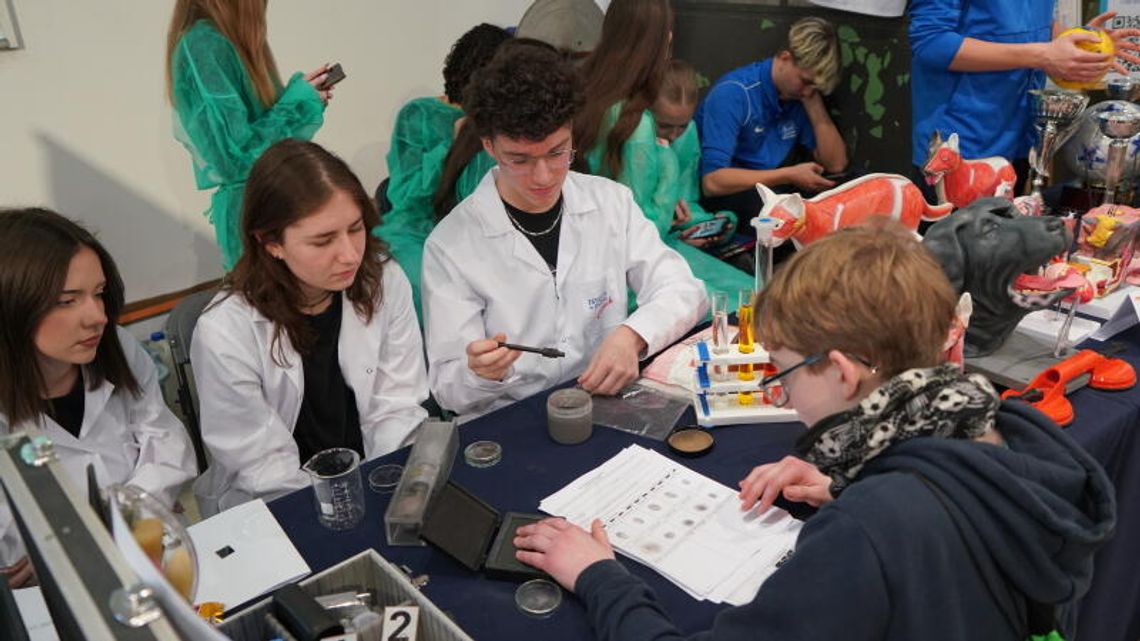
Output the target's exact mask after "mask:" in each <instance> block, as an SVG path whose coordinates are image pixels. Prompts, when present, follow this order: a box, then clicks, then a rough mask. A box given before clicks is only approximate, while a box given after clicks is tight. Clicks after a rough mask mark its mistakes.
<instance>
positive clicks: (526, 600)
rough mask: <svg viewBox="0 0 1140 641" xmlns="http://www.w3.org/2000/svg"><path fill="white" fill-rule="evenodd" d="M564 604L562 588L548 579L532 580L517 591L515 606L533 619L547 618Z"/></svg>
mask: <svg viewBox="0 0 1140 641" xmlns="http://www.w3.org/2000/svg"><path fill="white" fill-rule="evenodd" d="M561 604H562V588H560V587H558V585H557V584H555V583H553V582H551V581H547V580H546V579H531V580H530V581H527V582H526V583H523V584H522V585H520V586H519V588H518V589H517V590H515V605H517V606H518V608H519V609H520V610H522V611H523V612H525V613H526V614H528V615H530V616H532V617H547V616H550V613H551V612H554V610H556V609H557V608H558V606H559V605H561Z"/></svg>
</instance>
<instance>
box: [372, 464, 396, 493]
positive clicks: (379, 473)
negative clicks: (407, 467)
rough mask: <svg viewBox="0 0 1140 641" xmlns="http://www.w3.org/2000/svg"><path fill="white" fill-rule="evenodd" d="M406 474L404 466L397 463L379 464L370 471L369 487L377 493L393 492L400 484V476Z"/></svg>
mask: <svg viewBox="0 0 1140 641" xmlns="http://www.w3.org/2000/svg"><path fill="white" fill-rule="evenodd" d="M403 475H404V466H403V465H397V464H395V463H389V464H387V465H380V466H377V467H376V468H375V469H374V470H372V471H371V472H369V473H368V487H369V488H371V489H372V491H373V492H376V493H377V494H391V493H392V492H395V491H396V486H397V485H399V484H400V477H402V476H403Z"/></svg>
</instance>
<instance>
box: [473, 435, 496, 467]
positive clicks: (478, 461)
mask: <svg viewBox="0 0 1140 641" xmlns="http://www.w3.org/2000/svg"><path fill="white" fill-rule="evenodd" d="M463 458H464V460H466V461H467V464H468V465H470V466H471V467H491V466H492V465H494V464H496V463H498V462H499V461H500V460H501V459H502V458H503V448H502V446H501V445H499V444H498V443H496V442H494V441H475V442H474V443H472V444H471V445H468V446H467V448H466V449H464V450H463Z"/></svg>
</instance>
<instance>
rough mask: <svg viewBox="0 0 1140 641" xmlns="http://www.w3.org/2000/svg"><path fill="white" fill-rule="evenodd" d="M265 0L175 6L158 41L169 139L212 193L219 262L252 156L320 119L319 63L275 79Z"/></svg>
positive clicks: (228, 248) (233, 232)
mask: <svg viewBox="0 0 1140 641" xmlns="http://www.w3.org/2000/svg"><path fill="white" fill-rule="evenodd" d="M265 8H266V2H265V0H177V2H176V3H175V5H174V15H173V16H172V17H171V20H170V29H169V32H168V34H167V39H166V92H167V97H168V98H169V99H170V102H171V104H173V105H174V111H175V118H174V121H175V122H174V135H175V137H176V138H177V139H178V141H179V142H181V143H182V144H183V145H184V146H185V147H186V149H187V150H188V151H189V152H190V155H191V156H192V157H193V160H194V178H195V181H196V183H197V186H198V188H199V189H211V188H217V189H216V190H215V191H214V194H213V196H212V197H211V199H210V209H209V210H208V211H207V214H206V215H207V216H208V217H209V218H210V221H211V222H212V223H213V225H214V233H215V235H216V237H217V240H218V247H219V249H220V250H221V252H222V266H223V267H224V268H225V269H226V270H227V271H228V270H230V269H232V268H233V266H234V263H236V262H237V259H238V256H240V255H241V252H242V245H241V236H240V233H239V229H238V228H239V225H240V220H239V214H240V213H241V199H242V192H243V190H244V186H245V179H246V176H247V175H248V174H249V168H250V167H251V166H252V165H253V162H254V161H255V160H257V157H258V156H260V155H261V152H262V151H264V150H265V148H266V147H268V146H269V145H271V144H273V143H274V142H276V141H278V140H281V139H284V138H301V139H305V140H308V139H309V138H312V137H313V134H314V133H316V131H317V129H319V128H320V126H321V124H322V123H323V122H324V109H325V105H326V104H328V101H329V100H330V99H331V98H332V90H331V89H328V88H324V87H323V83H324V81H325V79H326V77H327V71H328V69H327V67H326V66H324V65H322V66H321V67H318V68H317V69H315V70H314V71H312V72H310V73H308V74H304V75H302V74H300V73H296V74H293V76H292V77H291V78H290V79H289V82H288V83H282V81H281V76H280V74H279V73H278V71H277V63H276V62H275V61H274V59H273V52H272V51H270V49H269V42H268V40H267V36H266V24H265Z"/></svg>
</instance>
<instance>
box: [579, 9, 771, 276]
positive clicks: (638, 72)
mask: <svg viewBox="0 0 1140 641" xmlns="http://www.w3.org/2000/svg"><path fill="white" fill-rule="evenodd" d="M671 27H672V12H671V11H670V9H669V4H668V2H664V1H662V0H614V2H613V3H611V4H610V7H609V9H608V10H607V11H606V18H605V22H604V23H603V25H602V38H601V40H600V41H599V43H598V46H597V47H596V48H595V49H594V52H593V53H592V54H591V55H590V57H589V58H587V59H586V61H585V63H584V64H583V66H582V77H583V81H584V83H585V86H586V96H587V101H586V107H585V109H583V112H582V115H581V116H579V118H578V119H576V120H575V123H574V131H575V134H574V137H575V144H576V145H577V146H578V148H579V149H583V150H587V151H586V157H585V159H586V164H587V167H588V169H589V170H590V171H591V172H592V173H595V174H598V175H602V176H606V177H609V178H613V179H614V180H617V181H618V182H621V183H623V184H625V185H627V186H628V187H629V188H630V189H631V190H632V191H633V197H634V200H635V201H636V202H637V204H638V206H640V207H641V209H642V211H643V212H644V213H645V215H646V217H647V218H649V220H651V221H652V222H653V223H654V225H655V226H656V227H657V231H658V233H660V234H661V237H662V239H663V240H665V242H666V244H668V245H669V246H670V247H671V248H673V249H674V250H676V251H677V252H678V253H679V254H681V256H682V257H684V258H685V260H686V261H687V262H688V263H689V267H690V268H691V269H692V270H693V274H694V275H696V276H697V278H699V279H701V280H702V281H703V282H704V283H705V287H706V289H707V290H708V291H709V292H710V294H711V293H712V292H714V291H725V292H736V291H738V290H740V289H747V288H750V287H752V286H753V285H754V279H753V277H752V276H751V275H749V274H747V273H745V272H743V271H741V270H740V269H737V268H736V267H733V266H731V265H729V264H727V263H725V262H723V261H720V260H718V259H717V258H715V257H714V256H712V255H710V254H707V253H705V252H704V251H702V250H701V249H700V248H701V247H704V246H710V247H711V246H712V245H715V244H716V243H719V242H721V241H722V240H723V239H725V238H730V237H731V235H732V233H733V230H734V228H735V223H736V221H735V217H731V216H730V215H729V214H728V213H726V212H722V213H717V214H709V213H708V212H705V211H704V210H702V209H701V208H700V207H699V205H697V200H698V196H699V184H698V183H697V175H696V167H695V164H696V163H698V162H699V153H700V145H699V143H698V141H697V139H696V136H697V134H696V129H695V127H693V126H692V123H691V119H692V112H693V109H694V108H695V99H696V95H695V79H693V80H692V84H693V85H694V91H693V92H692V95H691V96H690V97H688V98H686V97H685V96H684V95H683V94H684V93H685V92H684V91H681V90H678V91H676V92H665V91H664V88H665V86H666V80H667V79H669V82H670V83H672V84H677V83H675V82H674V80H675V79H676V78H678V77H680V76H681V75H683V74H681V73H680V70H679V71H678V72H677V75H676V76H674V74H673V72H671V71H670V64H669V43H670V40H671V31H670V30H671ZM688 69H689V72H690V73H691V68H688ZM665 93H675V94H677V95H679V98H677V99H672V98H670V97H669V96H666V97H664V98H662V95H663V94H665ZM686 99H688V100H689V103H690V104H689V105H688V107H687V108H685V107H684V105H683V103H684V102H685V100H686ZM674 102H680V103H682V106H681V107H678V108H675V107H674V106H673V103H674ZM658 109H660V110H661V113H662V116H663V119H664V118H665V116H666V114H665V112H666V111H668V112H669V115H670V116H673V117H676V116H677V115H678V114H675V113H673V112H676V111H684V112H685V113H684V114H681V115H683V116H684V118H683V120H684V121H685V122H686V123H688V124H686V125H685V128H684V129H680V127H672V128H670V129H668V130H663V131H662V132H661V133H662V134H665V133H668V134H669V135H660V134H659V131H658V123H657V121H656V119H655V118H654V110H658ZM679 121H680V119H678V121H672V120H667V121H666V124H673V125H676V124H679ZM673 132H676V133H673ZM714 216H721V217H725V218H728V221H729V225H726V227H725V230H724V231H722V232H721V233H720V234H718V235H717V236H715V237H710V238H697V237H693V234H695V233H696V229H697V228H696V227H695V225H697V224H699V223H701V222H703V221H705V220H709V219H711V218H713V217H714Z"/></svg>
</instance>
